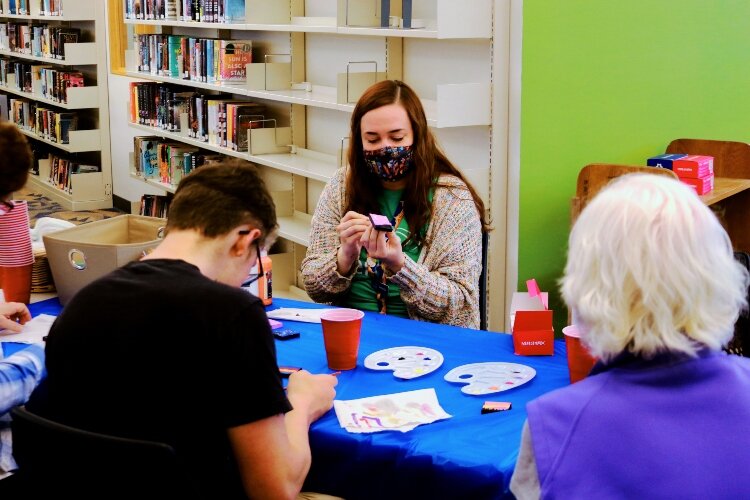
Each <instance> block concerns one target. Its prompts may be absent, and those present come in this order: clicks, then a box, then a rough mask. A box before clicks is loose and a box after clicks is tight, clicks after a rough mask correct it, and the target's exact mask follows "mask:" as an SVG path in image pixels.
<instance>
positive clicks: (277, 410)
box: [27, 162, 336, 498]
mask: <svg viewBox="0 0 750 500" xmlns="http://www.w3.org/2000/svg"><path fill="white" fill-rule="evenodd" d="M276 228H277V220H276V211H275V208H274V204H273V200H272V199H271V196H270V194H269V192H268V190H267V188H266V186H265V184H264V182H263V181H262V179H261V178H260V176H259V175H258V173H257V171H256V169H255V168H254V167H253V166H252V165H251V164H249V163H244V162H226V163H224V164H219V165H211V166H204V167H201V168H199V169H197V170H195V171H194V172H193V173H191V174H190V175H188V176H186V177H185V178H184V179H183V180H182V181H181V182H180V184H179V186H178V188H177V191H176V192H175V195H174V199H173V201H172V204H171V206H170V209H169V217H168V221H167V225H166V236H165V237H164V240H163V241H162V242H161V243H160V244H159V245H158V246H157V247H156V248H155V249H154V250H153V252H151V253H150V254H148V255H147V256H146V257H144V258H143V259H141V260H140V261H138V262H131V263H129V264H127V265H125V266H124V267H121V268H119V269H117V270H115V271H113V272H112V273H110V274H109V275H107V276H105V277H103V278H100V279H98V280H97V281H95V282H93V283H91V284H89V285H88V286H86V287H84V288H83V289H81V290H80V291H79V292H78V293H77V294H76V295H75V296H74V297H73V299H72V300H71V301H70V302H69V303H68V304H67V305H66V306H65V308H64V309H63V310H62V313H61V314H60V315H59V316H58V318H57V320H56V321H55V323H54V324H53V326H52V328H51V330H50V333H49V337H48V340H47V371H48V377H47V379H46V380H45V382H43V383H42V385H41V386H40V387H39V388H38V389H37V390H36V391H35V392H34V393H33V395H32V397H31V399H30V401H29V403H28V404H27V409H28V410H29V411H31V412H33V413H37V414H40V415H42V416H45V417H47V418H50V419H52V420H55V421H58V422H62V423H64V424H68V425H71V426H74V427H78V428H83V429H86V430H90V431H94V432H101V433H105V434H112V435H117V436H123V437H129V438H140V439H148V440H154V441H160V442H165V443H167V444H169V445H171V446H172V447H173V448H174V449H175V451H176V453H177V455H178V457H181V463H184V464H185V468H186V474H185V475H186V476H187V477H188V478H189V479H190V480H191V481H192V485H191V491H193V492H194V494H195V496H196V497H198V498H225V497H234V496H240V495H241V493H242V486H244V493H246V494H247V495H248V496H251V497H259V498H290V497H294V496H296V495H297V493H298V492H299V491H300V488H301V487H302V483H303V481H304V479H305V476H306V475H307V472H308V469H309V467H310V462H311V457H310V447H309V441H308V430H309V426H310V424H311V423H312V422H314V421H315V420H317V419H318V418H319V417H320V416H322V415H323V414H324V413H325V412H327V411H328V410H329V409H330V408H331V407H332V405H333V397H334V395H335V390H334V386H335V385H336V377H334V376H331V375H312V374H310V373H308V372H306V371H300V372H297V373H295V374H292V375H291V377H289V383H288V387H287V392H286V394H285V393H284V388H283V387H282V382H281V377H280V375H279V369H278V366H277V363H276V350H275V345H274V340H273V337H272V335H271V329H270V326H269V322H268V318H267V317H266V314H265V310H264V309H263V305H262V303H261V301H260V299H258V298H257V297H255V296H253V295H251V294H249V293H248V292H246V291H245V290H243V289H242V288H240V285H241V284H242V283H243V281H245V280H246V279H247V278H248V273H249V271H250V269H251V268H252V267H253V266H254V265H255V263H256V261H257V259H258V258H259V255H260V253H261V251H262V250H263V249H264V248H267V247H268V246H269V245H270V244H271V243H272V242H273V240H274V239H275V235H276ZM230 458H234V461H233V464H231V463H230V460H229V459H230ZM228 466H229V467H228ZM240 480H241V485H240Z"/></svg>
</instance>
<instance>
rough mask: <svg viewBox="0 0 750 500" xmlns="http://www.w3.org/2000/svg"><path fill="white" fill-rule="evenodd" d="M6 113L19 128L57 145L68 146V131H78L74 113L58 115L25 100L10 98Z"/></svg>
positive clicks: (53, 111) (58, 113) (76, 117)
mask: <svg viewBox="0 0 750 500" xmlns="http://www.w3.org/2000/svg"><path fill="white" fill-rule="evenodd" d="M8 112H9V118H10V119H12V120H13V122H14V123H15V124H16V125H18V126H19V127H21V128H23V129H25V130H28V131H29V132H33V133H34V134H36V135H37V136H38V137H40V138H42V139H46V140H48V141H52V142H56V143H58V144H69V143H70V131H71V130H77V129H78V115H77V114H76V113H69V112H63V113H60V112H57V111H55V110H53V109H49V108H45V107H42V106H40V105H38V104H37V103H36V102H34V101H29V100H27V99H13V98H11V99H10V100H9V110H8Z"/></svg>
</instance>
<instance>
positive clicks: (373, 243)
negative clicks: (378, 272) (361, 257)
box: [361, 224, 406, 274]
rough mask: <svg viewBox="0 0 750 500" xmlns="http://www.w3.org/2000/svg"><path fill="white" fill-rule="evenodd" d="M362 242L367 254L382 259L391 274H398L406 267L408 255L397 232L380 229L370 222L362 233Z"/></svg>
mask: <svg viewBox="0 0 750 500" xmlns="http://www.w3.org/2000/svg"><path fill="white" fill-rule="evenodd" d="M386 235H387V236H388V238H386ZM361 243H362V246H363V247H364V248H365V250H367V255H369V256H370V257H372V258H373V259H380V261H381V262H382V263H383V264H384V265H385V267H386V268H387V269H388V271H389V272H390V273H391V274H396V273H397V272H399V271H400V270H401V268H402V267H404V259H405V258H406V257H405V256H404V252H403V250H402V249H401V240H400V239H399V237H398V236H396V233H395V232H387V231H378V230H376V229H375V228H373V227H372V224H370V225H369V227H368V228H367V230H366V231H365V233H364V234H363V235H362V239H361Z"/></svg>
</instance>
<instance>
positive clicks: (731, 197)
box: [666, 139, 750, 252]
mask: <svg viewBox="0 0 750 500" xmlns="http://www.w3.org/2000/svg"><path fill="white" fill-rule="evenodd" d="M666 152H667V153H687V154H694V155H708V156H713V157H714V189H713V191H711V192H710V193H708V194H707V195H705V196H701V199H702V200H703V202H704V203H705V204H706V205H709V206H711V207H712V208H713V209H714V213H716V215H717V216H718V217H719V219H720V220H721V222H722V224H723V225H724V227H725V228H726V230H727V233H729V237H730V238H731V240H732V245H733V246H734V249H735V250H737V251H744V252H748V251H750V231H748V228H750V144H747V143H745V142H736V141H716V140H706V139H675V140H674V141H672V142H670V143H669V146H667V150H666Z"/></svg>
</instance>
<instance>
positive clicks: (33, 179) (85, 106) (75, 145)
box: [0, 0, 112, 210]
mask: <svg viewBox="0 0 750 500" xmlns="http://www.w3.org/2000/svg"><path fill="white" fill-rule="evenodd" d="M0 1H2V6H3V12H4V14H0V20H2V22H9V21H10V22H28V23H29V24H32V25H39V24H50V25H60V24H62V25H63V26H72V27H76V28H80V30H81V33H82V34H83V35H84V36H86V37H87V39H89V40H94V41H93V42H89V41H87V42H80V43H66V44H65V59H53V58H48V57H36V56H32V55H30V54H23V53H19V52H11V51H9V50H0V56H5V57H11V58H14V59H19V60H24V61H33V62H42V63H44V64H48V65H53V66H60V68H61V69H63V70H72V69H75V70H80V71H81V72H83V73H84V75H85V78H86V80H87V82H86V83H87V84H88V86H85V87H75V88H74V87H70V88H68V90H67V102H66V103H61V102H57V101H54V100H52V99H47V98H44V97H42V95H41V93H40V92H38V89H34V90H35V91H34V92H23V91H20V90H18V89H16V88H15V87H14V86H13V85H12V84H13V80H12V78H10V79H9V82H8V83H9V85H8V86H0V93H6V94H10V95H12V96H19V97H22V98H26V99H28V100H30V101H36V102H38V103H43V104H44V105H45V106H48V107H51V108H53V109H60V110H78V111H77V112H78V113H80V114H85V117H86V121H87V122H90V123H92V124H93V127H91V128H89V129H86V130H73V131H70V137H69V143H68V144H61V143H58V142H54V141H51V140H48V139H45V138H43V137H40V136H37V135H36V134H35V133H33V132H31V131H29V130H25V129H20V130H21V132H22V133H24V134H25V135H26V136H28V137H30V138H31V139H33V140H34V141H39V142H42V143H45V144H47V145H49V146H52V148H53V150H54V149H57V150H59V151H60V152H61V153H68V154H77V153H85V154H88V155H91V154H95V155H96V163H97V164H99V165H101V172H92V173H81V174H71V188H70V190H67V189H63V188H60V187H58V186H56V185H54V184H52V183H50V181H49V165H48V161H47V160H46V159H40V160H39V175H38V176H36V175H31V176H29V188H30V189H33V190H35V191H37V192H41V194H44V195H45V196H47V197H48V198H50V199H52V200H54V201H56V202H57V203H59V204H60V205H61V206H63V207H64V208H65V209H66V210H94V209H99V208H110V207H111V206H112V161H111V157H110V147H109V145H110V134H109V104H108V95H107V72H108V71H107V47H106V42H105V40H106V32H105V25H106V21H107V19H106V16H105V10H104V2H100V1H95V2H92V1H89V0H65V5H64V12H63V15H59V16H52V15H45V14H43V13H41V12H40V11H39V8H40V3H41V2H39V1H38V0H29V2H28V3H29V7H30V14H29V15H16V14H7V12H9V10H8V4H9V1H8V0H0ZM88 162H89V161H88V160H87V161H86V163H88Z"/></svg>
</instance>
